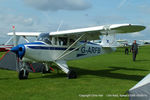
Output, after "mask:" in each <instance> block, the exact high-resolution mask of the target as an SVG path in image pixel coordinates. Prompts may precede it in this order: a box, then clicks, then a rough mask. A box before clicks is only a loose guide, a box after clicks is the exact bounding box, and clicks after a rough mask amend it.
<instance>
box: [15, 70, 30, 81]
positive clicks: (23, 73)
mask: <svg viewBox="0 0 150 100" xmlns="http://www.w3.org/2000/svg"><path fill="white" fill-rule="evenodd" d="M28 75H29V72H28V71H27V70H21V71H19V75H18V77H19V79H20V80H22V79H28Z"/></svg>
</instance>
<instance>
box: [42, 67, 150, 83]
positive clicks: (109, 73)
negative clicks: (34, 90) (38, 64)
mask: <svg viewBox="0 0 150 100" xmlns="http://www.w3.org/2000/svg"><path fill="white" fill-rule="evenodd" d="M70 68H71V69H73V70H75V71H76V72H77V75H78V78H80V76H82V75H95V76H99V77H108V78H114V79H124V80H132V81H140V80H141V79H142V78H143V77H145V76H143V75H129V74H128V72H126V74H124V73H115V72H114V71H117V70H124V71H149V70H144V69H137V68H125V67H114V66H110V67H108V68H109V69H104V70H89V69H82V68H77V67H73V66H70ZM65 76H66V75H65V74H63V73H60V74H55V75H46V76H43V78H58V77H65Z"/></svg>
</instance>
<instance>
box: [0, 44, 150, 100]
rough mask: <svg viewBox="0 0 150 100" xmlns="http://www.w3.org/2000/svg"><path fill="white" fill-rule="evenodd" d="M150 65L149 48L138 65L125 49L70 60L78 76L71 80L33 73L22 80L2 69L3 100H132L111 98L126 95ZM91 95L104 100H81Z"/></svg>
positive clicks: (0, 92)
mask: <svg viewBox="0 0 150 100" xmlns="http://www.w3.org/2000/svg"><path fill="white" fill-rule="evenodd" d="M149 64H150V46H147V47H140V49H139V54H138V55H137V61H136V62H133V61H132V55H131V54H129V55H124V49H121V48H120V49H118V50H117V51H116V52H114V53H111V54H105V55H101V56H96V57H91V58H86V59H82V60H74V61H70V62H68V65H69V66H70V67H71V68H72V69H74V70H76V72H77V74H78V78H77V79H71V80H68V79H67V78H66V75H65V74H64V73H62V72H61V73H59V74H56V72H54V73H51V74H46V75H42V74H40V73H30V75H29V79H28V80H19V79H18V77H17V73H16V72H15V71H8V70H2V69H1V70H0V100H78V99H79V100H91V99H92V100H97V99H101V100H128V97H125V98H121V97H108V95H113V94H114V95H119V94H125V93H126V91H128V90H129V89H130V88H131V87H133V86H134V85H135V84H136V83H138V81H140V80H141V79H142V78H143V77H144V76H146V75H147V74H148V73H149V72H150V68H149ZM88 94H96V95H99V94H101V95H103V97H81V96H83V95H88ZM79 95H80V96H79Z"/></svg>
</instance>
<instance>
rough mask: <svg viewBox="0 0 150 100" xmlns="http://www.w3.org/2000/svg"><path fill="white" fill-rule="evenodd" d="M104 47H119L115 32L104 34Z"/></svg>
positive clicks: (102, 43)
mask: <svg viewBox="0 0 150 100" xmlns="http://www.w3.org/2000/svg"><path fill="white" fill-rule="evenodd" d="M101 45H102V47H117V42H116V37H115V34H111V35H104V36H103V38H102V42H101Z"/></svg>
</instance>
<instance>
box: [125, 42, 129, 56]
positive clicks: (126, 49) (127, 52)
mask: <svg viewBox="0 0 150 100" xmlns="http://www.w3.org/2000/svg"><path fill="white" fill-rule="evenodd" d="M126 54H127V55H128V54H129V49H128V44H127V43H126V44H125V55H126Z"/></svg>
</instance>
